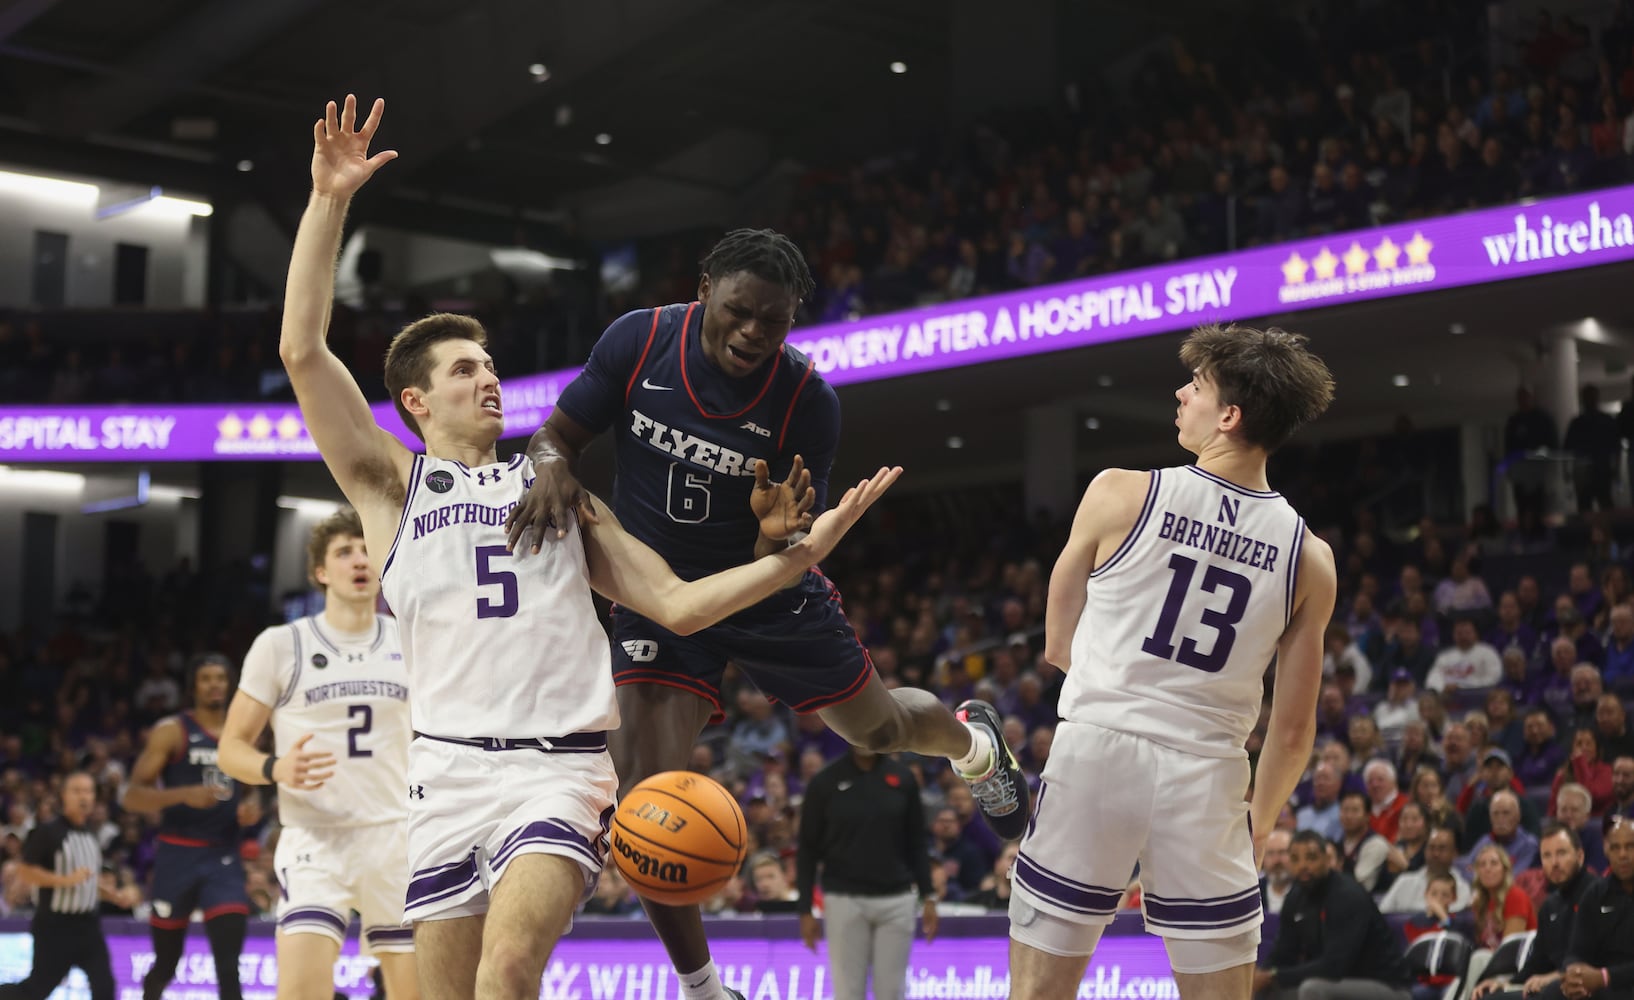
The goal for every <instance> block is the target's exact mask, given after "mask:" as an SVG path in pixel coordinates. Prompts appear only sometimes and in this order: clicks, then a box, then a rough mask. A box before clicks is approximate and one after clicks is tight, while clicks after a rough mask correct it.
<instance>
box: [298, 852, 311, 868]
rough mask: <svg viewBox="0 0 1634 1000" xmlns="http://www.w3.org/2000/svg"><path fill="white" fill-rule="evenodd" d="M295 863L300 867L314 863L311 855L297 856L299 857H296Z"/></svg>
mask: <svg viewBox="0 0 1634 1000" xmlns="http://www.w3.org/2000/svg"><path fill="white" fill-rule="evenodd" d="M295 863H296V864H298V865H309V864H311V863H312V855H310V854H297V855H295Z"/></svg>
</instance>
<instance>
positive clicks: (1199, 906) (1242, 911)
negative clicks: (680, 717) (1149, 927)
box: [1145, 888, 1260, 927]
mask: <svg viewBox="0 0 1634 1000" xmlns="http://www.w3.org/2000/svg"><path fill="white" fill-rule="evenodd" d="M1145 905H1146V919H1148V920H1150V921H1152V922H1153V923H1161V924H1167V925H1169V926H1179V925H1182V924H1183V925H1185V926H1188V927H1227V926H1230V925H1232V924H1237V923H1241V922H1242V921H1244V920H1247V919H1249V918H1250V917H1253V916H1254V915H1255V914H1257V913H1259V912H1260V893H1259V889H1257V888H1255V889H1247V890H1244V891H1243V892H1240V893H1237V894H1236V895H1233V896H1216V897H1214V898H1213V899H1163V898H1160V897H1157V896H1153V895H1150V894H1148V895H1147V896H1146V897H1145Z"/></svg>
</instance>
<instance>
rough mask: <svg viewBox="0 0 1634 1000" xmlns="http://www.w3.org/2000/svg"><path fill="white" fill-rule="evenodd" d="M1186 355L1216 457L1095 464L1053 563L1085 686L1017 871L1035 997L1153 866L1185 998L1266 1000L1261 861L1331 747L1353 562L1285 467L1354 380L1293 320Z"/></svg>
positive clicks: (1022, 937)
mask: <svg viewBox="0 0 1634 1000" xmlns="http://www.w3.org/2000/svg"><path fill="white" fill-rule="evenodd" d="M1180 359H1181V361H1182V362H1183V363H1184V364H1185V365H1186V367H1187V368H1188V369H1189V370H1190V371H1191V373H1192V378H1191V379H1190V380H1189V381H1188V382H1187V383H1186V384H1185V385H1184V386H1181V387H1180V389H1179V390H1178V391H1177V392H1176V393H1175V398H1176V399H1177V400H1178V401H1179V404H1180V405H1179V408H1178V411H1177V415H1176V419H1175V424H1176V426H1177V427H1178V428H1179V439H1180V445H1181V447H1183V448H1185V449H1186V450H1187V451H1190V452H1192V453H1193V454H1195V455H1196V456H1197V462H1196V464H1195V465H1189V466H1180V467H1177V468H1172V469H1157V470H1153V471H1151V472H1133V471H1128V470H1124V469H1108V470H1106V471H1104V472H1102V473H1101V474H1100V475H1098V476H1096V477H1095V480H1094V482H1092V483H1090V485H1089V489H1088V490H1087V491H1085V493H1084V498H1083V502H1082V503H1081V504H1080V505H1079V507H1078V513H1077V515H1076V516H1075V518H1074V520H1073V525H1072V534H1071V537H1070V538H1069V540H1068V542H1067V546H1066V549H1065V550H1064V551H1063V552H1062V553H1061V557H1060V559H1059V560H1058V561H1057V562H1056V565H1055V570H1054V572H1053V573H1051V575H1050V592H1049V605H1048V608H1047V610H1046V614H1045V655H1046V656H1047V657H1048V658H1049V660H1050V662H1052V663H1055V664H1057V665H1058V666H1060V667H1061V668H1062V669H1063V670H1066V671H1067V679H1066V683H1065V686H1064V687H1063V689H1062V692H1061V706H1060V712H1061V718H1062V721H1061V724H1060V726H1059V727H1058V728H1057V729H1056V731H1055V743H1054V745H1053V746H1052V747H1051V749H1050V759H1049V763H1048V764H1046V765H1045V767H1044V773H1043V775H1042V777H1043V784H1042V786H1041V787H1040V789H1039V793H1038V798H1037V806H1036V807H1035V810H1034V813H1033V820H1032V823H1031V825H1030V826H1029V828H1028V832H1027V835H1026V837H1025V838H1023V840H1022V842H1021V851H1020V853H1019V854H1018V855H1017V857H1016V863H1015V867H1014V869H1013V871H1014V876H1013V877H1014V879H1015V887H1014V890H1013V891H1012V894H1011V903H1010V938H1011V946H1010V989H1011V994H1010V995H1011V996H1012V997H1015V998H1019V1000H1033V998H1039V997H1051V998H1055V997H1073V996H1076V995H1077V993H1078V985H1079V981H1080V979H1081V978H1082V977H1083V974H1084V970H1085V968H1086V967H1087V965H1088V962H1089V958H1090V956H1091V955H1092V954H1093V953H1094V951H1095V945H1096V943H1097V942H1098V941H1099V939H1100V936H1101V932H1102V930H1104V929H1105V926H1106V924H1108V923H1109V922H1111V920H1112V917H1113V914H1114V912H1115V911H1116V910H1117V907H1118V901H1119V899H1120V897H1121V896H1122V894H1123V889H1124V886H1125V885H1126V883H1127V882H1128V880H1129V875H1130V872H1131V871H1132V870H1133V869H1134V867H1135V864H1136V862H1139V864H1140V881H1141V886H1142V889H1143V893H1142V908H1143V910H1144V911H1145V916H1146V926H1147V928H1148V929H1149V930H1151V931H1153V932H1155V933H1157V934H1160V935H1162V937H1163V939H1164V944H1165V945H1166V947H1167V949H1168V953H1169V962H1170V966H1171V967H1172V968H1173V970H1174V973H1175V981H1176V983H1177V984H1178V985H1179V987H1180V993H1181V996H1182V997H1184V998H1185V1000H1199V998H1205V997H1206V998H1214V997H1231V998H1235V1000H1247V997H1248V996H1249V993H1250V985H1251V982H1252V973H1253V969H1254V959H1255V952H1256V949H1257V947H1258V945H1259V938H1260V921H1261V911H1260V897H1259V890H1258V876H1257V871H1258V864H1257V859H1258V854H1259V852H1260V851H1261V850H1263V844H1264V838H1265V837H1266V836H1268V835H1269V834H1270V832H1271V830H1272V828H1273V827H1274V826H1275V824H1276V818H1277V813H1278V811H1279V810H1280V809H1281V808H1282V806H1283V804H1284V803H1286V802H1287V801H1288V796H1289V795H1290V794H1291V793H1292V792H1293V789H1294V785H1295V783H1296V782H1297V781H1298V780H1299V775H1300V772H1301V771H1302V770H1303V768H1304V765H1305V762H1306V761H1307V760H1309V758H1310V752H1311V744H1312V741H1313V740H1314V739H1315V731H1316V697H1317V692H1318V690H1319V688H1320V686H1321V682H1322V633H1323V630H1324V629H1325V628H1326V627H1327V624H1328V619H1329V617H1330V616H1331V615H1332V613H1333V601H1334V590H1335V586H1336V584H1335V574H1334V568H1333V554H1332V552H1331V551H1330V550H1329V549H1328V546H1327V545H1326V544H1325V543H1324V542H1323V541H1322V540H1321V539H1319V538H1317V537H1316V536H1315V535H1313V534H1312V533H1311V532H1310V530H1309V529H1308V528H1307V527H1306V526H1305V522H1304V520H1303V519H1302V518H1300V516H1299V514H1298V513H1297V512H1296V511H1295V510H1294V509H1293V508H1292V507H1291V506H1290V505H1289V504H1288V502H1287V501H1286V500H1284V499H1283V498H1282V496H1280V495H1279V494H1277V493H1273V492H1271V489H1270V487H1269V485H1268V484H1267V483H1266V477H1265V465H1266V458H1267V456H1268V455H1269V454H1270V453H1271V452H1272V451H1274V450H1275V449H1276V448H1278V447H1279V446H1281V445H1282V444H1283V443H1284V442H1285V441H1287V440H1288V438H1289V437H1290V436H1291V435H1292V434H1293V433H1294V431H1295V430H1296V429H1298V428H1299V426H1300V425H1302V424H1304V423H1306V422H1308V421H1310V420H1314V419H1315V418H1316V417H1318V416H1319V415H1321V413H1322V412H1323V411H1324V410H1325V409H1327V406H1328V403H1329V402H1330V401H1331V400H1332V398H1333V381H1332V379H1331V378H1330V376H1329V374H1328V369H1327V367H1326V366H1325V365H1323V363H1322V361H1321V360H1320V359H1319V358H1317V357H1316V356H1314V355H1312V354H1311V353H1310V352H1309V351H1307V350H1306V348H1305V338H1303V337H1300V336H1297V335H1295V334H1290V333H1285V332H1283V331H1281V330H1275V329H1272V330H1265V331H1260V330H1250V329H1246V328H1242V327H1230V326H1228V327H1218V326H1209V327H1203V328H1201V329H1199V330H1197V331H1195V332H1194V333H1192V335H1191V336H1190V337H1188V338H1187V340H1186V341H1185V343H1184V344H1183V345H1182V346H1181V348H1180ZM1273 658H1274V659H1275V661H1276V687H1275V694H1274V700H1273V702H1272V709H1271V721H1270V729H1269V732H1268V733H1267V735H1266V738H1265V746H1264V749H1263V750H1262V751H1261V753H1260V758H1259V772H1258V774H1257V775H1254V776H1253V777H1252V779H1251V776H1250V774H1249V764H1248V756H1247V753H1246V752H1245V751H1244V744H1245V743H1246V742H1247V739H1248V734H1249V732H1250V730H1252V729H1253V727H1254V724H1255V722H1256V721H1257V720H1258V717H1259V710H1260V704H1261V701H1262V698H1263V694H1264V683H1263V678H1264V674H1265V671H1266V668H1267V665H1268V664H1269V663H1271V662H1272V660H1273ZM1251 784H1252V788H1253V795H1252V801H1251V802H1250V801H1249V789H1250V785H1251Z"/></svg>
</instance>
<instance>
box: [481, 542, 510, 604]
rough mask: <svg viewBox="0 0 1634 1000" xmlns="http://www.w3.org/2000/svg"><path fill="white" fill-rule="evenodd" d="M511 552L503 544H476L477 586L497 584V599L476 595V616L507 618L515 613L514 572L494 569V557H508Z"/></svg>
mask: <svg viewBox="0 0 1634 1000" xmlns="http://www.w3.org/2000/svg"><path fill="white" fill-rule="evenodd" d="M509 558H511V553H510V551H509V550H508V549H506V548H505V546H503V545H479V546H477V586H479V587H489V586H492V585H494V584H496V583H497V584H498V585H499V600H498V601H497V602H496V601H492V600H490V599H488V598H486V597H483V596H481V595H478V596H477V617H478V618H509V617H511V616H512V615H514V614H516V612H517V608H518V607H519V604H518V602H517V599H516V574H515V573H512V572H511V571H510V570H505V569H494V560H495V559H509Z"/></svg>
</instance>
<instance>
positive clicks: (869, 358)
mask: <svg viewBox="0 0 1634 1000" xmlns="http://www.w3.org/2000/svg"><path fill="white" fill-rule="evenodd" d="M1630 258H1634V186H1629V187H1621V188H1611V189H1607V190H1603V191H1596V192H1593V193H1590V194H1580V195H1572V196H1568V197H1563V198H1553V199H1549V200H1547V201H1538V202H1534V203H1532V204H1525V205H1508V206H1504V207H1501V208H1490V209H1484V210H1482V211H1478V212H1470V213H1466V214H1464V215H1455V216H1447V217H1443V218H1438V219H1422V220H1416V221H1413V222H1404V223H1399V224H1394V225H1388V226H1380V227H1378V228H1375V229H1366V230H1357V231H1353V232H1348V233H1335V234H1332V235H1330V236H1324V237H1317V238H1313V239H1307V240H1300V241H1297V242H1293V243H1282V244H1277V245H1275V246H1269V247H1260V248H1256V249H1252V250H1243V251H1239V252H1237V253H1231V254H1221V255H1218V256H1214V257H1199V258H1195V259H1191V260H1186V261H1180V262H1177V263H1174V264H1167V265H1162V266H1159V267H1148V268H1141V269H1138V270H1133V271H1123V272H1119V273H1116V274H1108V275H1099V276H1097V277H1094V278H1089V279H1085V280H1082V281H1074V282H1067V283H1064V284H1059V285H1048V286H1044V287H1040V288H1029V289H1025V290H1023V291H1018V292H1009V293H1005V294H1002V295H989V296H985V297H982V298H978V299H966V300H962V301H959V302H950V303H944V304H941V305H936V306H930V307H926V308H922V309H914V310H909V311H907V312H899V313H890V314H887V315H881V316H870V317H866V318H864V319H860V320H856V321H853V322H848V323H835V324H827V325H824V326H817V327H809V328H799V329H796V330H795V331H794V332H793V333H792V334H791V335H790V337H789V342H790V343H791V344H793V345H794V346H795V347H796V348H798V349H799V350H801V351H803V352H805V353H806V354H807V355H809V356H810V357H811V358H812V359H813V361H814V362H815V363H816V365H817V369H818V371H820V372H822V373H823V375H824V376H825V377H826V378H827V379H828V380H829V382H831V383H833V384H835V385H844V384H846V383H850V382H866V381H873V380H876V379H887V378H899V377H902V376H905V375H914V374H919V373H922V372H930V371H937V370H940V369H945V368H953V367H960V366H964V365H977V364H984V363H986V362H989V361H998V360H1003V359H1006V358H1016V357H1023V356H1026V355H1030V354H1042V353H1046V352H1049V351H1060V350H1068V349H1071V348H1078V347H1087V346H1090V345H1093V344H1100V343H1107V342H1110V341H1115V340H1127V339H1131V338H1134V337H1142V336H1149V335H1152V334H1159V333H1171V332H1174V331H1176V330H1184V329H1187V328H1189V327H1192V326H1195V325H1197V324H1200V323H1208V322H1216V321H1218V322H1226V321H1232V320H1241V319H1247V318H1250V317H1255V316H1266V315H1270V314H1274V313H1279V312H1286V311H1288V310H1291V309H1304V308H1321V307H1326V306H1336V305H1343V304H1345V303H1349V302H1361V301H1365V300H1368V299H1379V298H1387V297H1393V296H1400V295H1412V294H1416V293H1419V292H1430V291H1439V290H1442V289H1447V288H1458V287H1461V286H1465V285H1476V284H1483V283H1487V282H1494V281H1503V280H1507V279H1510V278H1523V277H1528V276H1531V275H1539V274H1547V273H1550V272H1555V271H1563V270H1570V269H1574V268H1580V267H1592V266H1595V265H1599V264H1607V263H1612V262H1615V261H1622V260H1628V259H1630ZM578 372H579V369H577V368H569V369H564V370H561V371H556V372H547V373H544V374H540V375H529V376H524V377H521V378H515V379H508V380H506V382H505V383H504V386H503V390H504V397H505V436H506V437H521V436H526V435H528V434H531V433H532V432H533V431H534V429H536V428H537V427H538V426H539V424H540V423H541V422H542V421H543V420H544V418H545V417H546V416H548V415H549V413H550V411H551V409H552V408H553V407H554V406H555V403H556V399H557V397H558V396H559V395H560V393H561V390H562V388H564V387H565V386H566V385H567V384H568V383H569V382H571V381H572V379H573V377H574V376H575V375H577V374H578ZM373 413H374V416H375V419H376V421H378V422H379V423H380V425H381V426H383V427H385V428H386V429H387V430H390V431H392V432H393V433H395V434H397V435H398V436H399V437H401V438H402V439H403V440H404V441H405V442H406V443H408V445H409V446H410V447H411V448H415V449H418V447H419V442H418V441H417V440H416V439H415V438H414V437H413V435H411V434H410V433H409V432H408V430H407V429H406V428H405V427H404V426H403V424H402V422H401V421H400V420H399V419H398V418H397V415H396V413H395V412H393V410H392V408H391V406H390V405H389V404H386V403H379V404H376V405H375V406H374V407H373ZM317 457H318V456H317V448H316V447H315V446H314V445H313V443H312V440H311V437H310V436H309V435H308V433H307V429H306V426H305V424H304V423H303V422H302V420H301V416H300V413H299V412H298V411H297V410H296V408H295V406H294V405H293V404H288V403H286V404H271V405H269V404H264V403H240V404H234V405H228V406H219V405H218V406H83V407H0V463H3V462H86V461H122V462H124V461H161V462H163V461H220V460H233V459H279V460H294V459H315V458H317Z"/></svg>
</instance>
